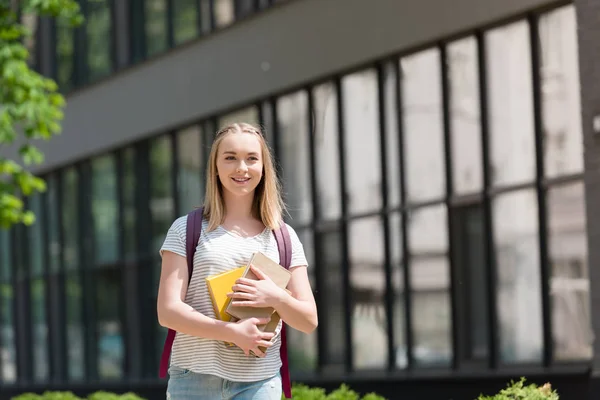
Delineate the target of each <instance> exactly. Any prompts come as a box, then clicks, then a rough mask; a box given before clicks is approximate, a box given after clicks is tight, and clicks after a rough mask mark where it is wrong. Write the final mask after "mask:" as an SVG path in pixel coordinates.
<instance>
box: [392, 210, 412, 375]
mask: <svg viewBox="0 0 600 400" xmlns="http://www.w3.org/2000/svg"><path fill="white" fill-rule="evenodd" d="M388 221H389V229H390V251H391V252H390V263H391V267H392V287H393V290H394V311H393V313H392V318H393V321H392V322H393V324H394V358H395V364H396V367H398V368H405V367H406V366H407V365H408V360H407V357H406V354H407V353H406V335H405V333H406V303H405V302H404V292H405V285H404V275H403V274H404V256H403V254H402V216H401V214H400V213H399V212H394V213H392V214H390V215H389V217H388Z"/></svg>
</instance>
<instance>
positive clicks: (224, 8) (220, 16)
mask: <svg viewBox="0 0 600 400" xmlns="http://www.w3.org/2000/svg"><path fill="white" fill-rule="evenodd" d="M214 13H215V25H216V27H217V28H223V27H225V26H227V25H230V24H231V23H232V22H233V21H234V20H235V10H234V4H233V0H214Z"/></svg>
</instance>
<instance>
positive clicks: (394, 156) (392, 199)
mask: <svg viewBox="0 0 600 400" xmlns="http://www.w3.org/2000/svg"><path fill="white" fill-rule="evenodd" d="M383 73H384V85H385V86H384V101H385V104H384V107H385V132H386V138H385V140H386V142H385V147H386V160H387V166H386V168H387V180H388V182H387V185H388V205H389V206H390V207H397V206H399V205H400V167H401V160H400V147H399V146H400V141H399V132H398V101H397V94H398V93H397V92H398V77H397V76H396V71H395V68H394V65H393V64H392V63H388V64H386V65H385V69H384V72H383Z"/></svg>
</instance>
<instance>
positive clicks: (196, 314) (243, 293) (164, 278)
mask: <svg viewBox="0 0 600 400" xmlns="http://www.w3.org/2000/svg"><path fill="white" fill-rule="evenodd" d="M283 209H284V205H283V202H282V200H281V194H280V191H279V183H278V181H277V176H276V173H275V170H274V166H273V160H272V157H271V153H270V151H269V148H268V146H267V145H266V142H265V140H264V138H263V135H262V132H261V131H260V130H259V129H258V128H256V127H254V126H252V125H250V124H245V123H239V124H233V125H230V126H227V127H225V128H223V129H221V130H220V131H219V132H218V133H217V135H216V137H215V140H214V143H213V144H212V148H211V152H210V157H209V160H208V178H207V185H206V196H205V202H204V217H203V221H202V233H201V236H200V240H199V242H198V245H197V249H196V253H195V255H194V272H193V274H192V279H191V282H189V286H188V282H187V281H188V270H187V262H186V247H185V241H186V224H187V218H186V216H182V217H180V218H178V219H177V220H175V222H174V223H173V225H172V226H171V228H170V229H169V231H168V233H167V236H166V239H165V241H164V244H163V246H162V248H161V250H160V253H161V255H162V271H161V277H160V284H159V290H158V302H157V311H158V319H159V322H160V324H161V325H162V326H164V327H168V328H170V329H172V330H174V331H176V332H177V335H176V337H175V341H174V343H173V351H172V356H171V364H170V367H169V382H168V387H167V399H168V400H188V399H189V400H213V399H214V400H217V399H218V400H222V399H231V400H280V399H281V393H282V388H281V386H282V385H281V377H280V373H279V369H280V367H281V359H280V353H279V347H280V345H281V343H280V337H279V332H280V329H281V325H279V328H278V329H277V330H276V332H275V333H263V332H261V331H260V330H259V329H258V328H257V325H261V324H265V323H266V322H268V320H264V319H262V320H261V319H257V318H249V319H245V320H240V321H238V322H225V321H221V320H218V319H216V317H215V313H214V311H213V307H212V304H211V300H210V297H209V294H208V291H207V288H206V283H205V278H206V277H208V276H210V275H214V274H217V273H220V272H224V271H227V270H230V269H233V268H236V267H239V266H242V265H246V264H247V263H248V261H249V259H250V256H251V255H252V253H253V252H256V251H260V252H262V253H264V254H265V255H267V256H268V257H270V258H271V259H272V260H274V261H276V262H279V263H281V262H280V260H279V252H278V248H277V243H276V241H275V237H274V235H273V233H272V230H274V229H277V228H278V227H279V224H280V222H281V220H282V213H283ZM288 230H289V233H290V238H291V242H292V260H291V264H290V271H291V275H292V277H291V280H290V283H289V285H288V287H287V290H288V291H289V292H288V291H286V290H283V289H280V288H279V287H278V286H276V285H275V284H274V283H273V282H272V281H271V280H270V279H268V278H267V277H265V276H261V275H260V271H258V272H257V276H259V278H260V279H259V280H245V279H240V280H238V281H237V283H236V284H235V285H234V286H233V288H232V289H233V291H232V293H231V294H230V297H231V298H232V303H233V304H234V305H241V306H246V307H273V308H274V309H275V310H276V311H277V313H278V314H279V315H280V316H281V319H282V320H283V321H285V323H286V324H287V325H289V326H291V327H292V328H295V329H296V330H298V331H301V332H305V333H310V332H312V331H313V330H314V329H315V328H316V327H317V310H316V306H315V301H314V297H313V295H312V290H311V287H310V283H309V280H308V274H307V261H306V257H305V255H304V250H303V247H302V244H301V242H300V240H299V239H298V236H297V234H296V233H295V232H294V230H293V229H292V228H291V227H289V226H288ZM255 271H256V270H255ZM226 342H229V343H233V344H235V346H228V345H227V343H226ZM259 347H265V348H267V351H266V352H262V351H261V350H260V349H259ZM255 355H258V357H255Z"/></svg>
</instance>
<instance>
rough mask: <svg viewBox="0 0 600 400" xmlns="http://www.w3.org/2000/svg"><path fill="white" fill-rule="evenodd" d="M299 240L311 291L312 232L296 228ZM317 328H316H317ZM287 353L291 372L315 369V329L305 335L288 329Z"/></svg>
mask: <svg viewBox="0 0 600 400" xmlns="http://www.w3.org/2000/svg"><path fill="white" fill-rule="evenodd" d="M296 233H297V234H298V237H299V238H300V241H301V242H302V245H303V247H304V253H305V255H306V259H307V261H308V278H309V280H310V284H311V286H312V289H313V292H314V291H315V290H316V279H315V269H316V267H315V254H314V245H313V232H312V231H311V230H309V229H299V230H296ZM317 329H318V328H317ZM286 332H287V340H288V354H289V358H290V370H291V371H292V374H294V373H296V372H311V371H316V369H317V364H318V354H317V340H318V336H317V331H316V330H315V331H314V332H313V333H311V334H310V335H306V334H304V333H302V332H299V331H297V330H295V329H288V330H287V331H286Z"/></svg>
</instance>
